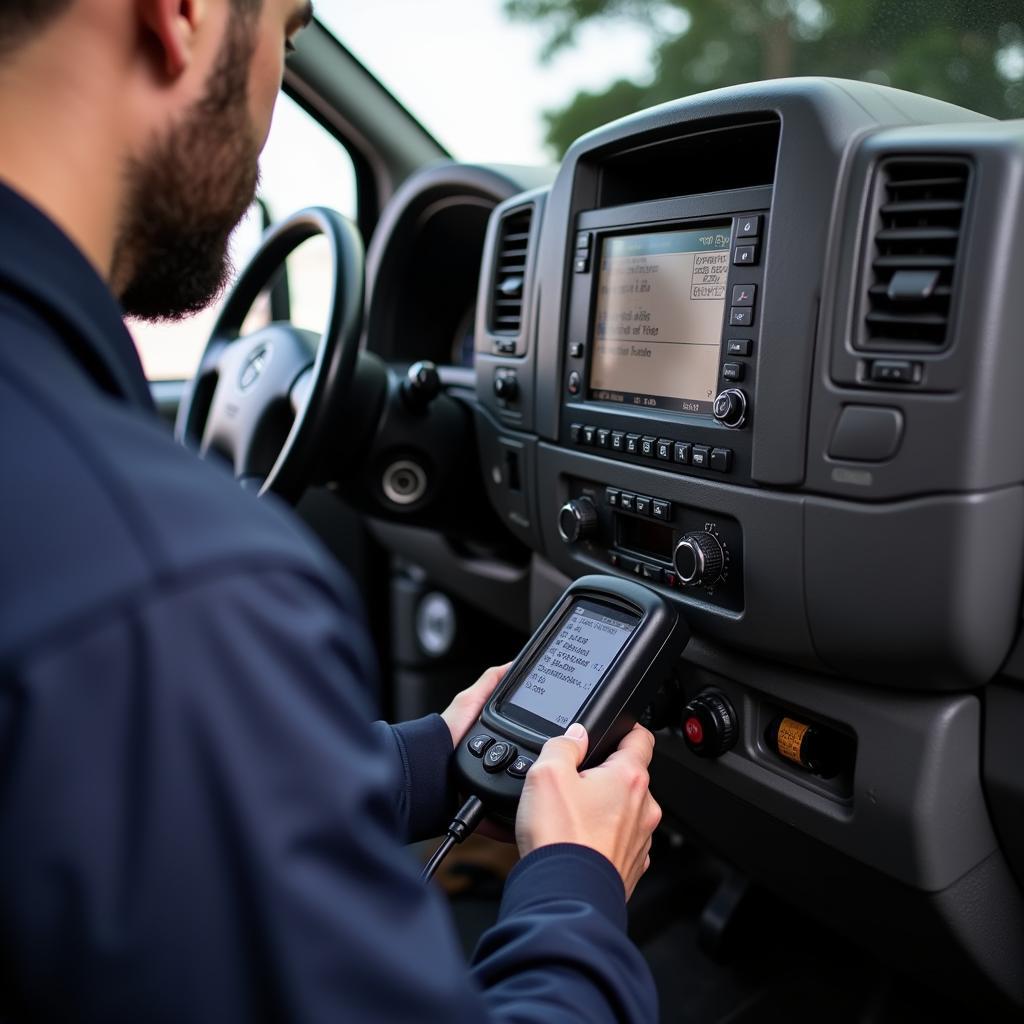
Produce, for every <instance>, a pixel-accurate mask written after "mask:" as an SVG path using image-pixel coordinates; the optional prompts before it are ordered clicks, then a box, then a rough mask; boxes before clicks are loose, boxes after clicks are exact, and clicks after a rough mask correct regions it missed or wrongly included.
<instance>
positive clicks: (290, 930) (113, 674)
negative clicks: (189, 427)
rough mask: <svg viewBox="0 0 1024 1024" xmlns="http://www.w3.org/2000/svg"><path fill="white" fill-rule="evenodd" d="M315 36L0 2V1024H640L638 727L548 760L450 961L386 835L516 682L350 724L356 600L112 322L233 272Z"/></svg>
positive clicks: (190, 0)
mask: <svg viewBox="0 0 1024 1024" xmlns="http://www.w3.org/2000/svg"><path fill="white" fill-rule="evenodd" d="M309 16H310V11H309V8H308V6H306V5H305V4H303V3H301V2H299V0H0V137H2V139H3V143H2V146H0V436H2V437H3V448H2V450H0V479H2V481H3V493H4V498H5V500H4V502H3V504H2V506H0V507H2V511H0V1019H3V1020H5V1021H28V1020H70V1019H74V1020H80V1021H106V1022H119V1021H125V1022H128V1021H131V1022H138V1021H176V1022H185V1021H188V1022H191V1024H195V1022H200V1021H217V1022H219V1024H230V1022H232V1021H252V1020H271V1019H274V1020H277V1019H289V1020H295V1021H314V1020H331V1021H339V1020H340V1021H353V1022H357V1024H364V1022H371V1021H386V1022H389V1024H394V1022H400V1021H418V1022H432V1021H438V1022H440V1021H446V1022H448V1021H473V1022H474V1024H479V1022H481V1021H489V1020H490V1021H497V1020H513V1019H514V1020H516V1021H520V1022H526V1021H548V1022H550V1021H563V1020H564V1021H584V1020H586V1021H602V1020H613V1019H614V1020H618V1021H647V1020H653V1019H654V1017H655V1013H656V1011H655V1005H654V995H653V991H652V987H651V982H650V977H649V974H648V972H647V969H646V967H645V965H644V962H643V960H642V959H641V958H640V956H639V954H638V953H637V951H636V950H635V948H634V947H633V946H632V945H631V944H630V943H629V941H628V939H627V938H626V936H625V930H624V925H625V898H626V897H628V894H629V893H630V892H631V891H632V888H633V886H634V885H635V884H636V881H637V880H638V878H639V877H640V875H641V874H642V873H643V871H644V870H645V868H646V866H647V863H648V862H649V860H648V851H649V848H650V836H651V833H652V831H653V829H654V828H655V827H656V824H657V819H658V815H659V812H658V808H657V805H656V804H655V803H654V801H653V800H652V799H651V797H650V794H649V792H648V788H647V774H646V770H647V764H648V762H649V760H650V756H651V749H652V742H653V741H652V738H651V736H650V735H649V734H648V733H646V732H645V731H644V730H642V729H639V728H638V729H636V730H634V732H632V733H631V734H630V735H629V736H628V737H627V738H626V739H625V740H624V741H623V744H622V746H621V747H620V750H619V751H618V752H617V753H616V754H614V755H613V756H612V758H611V759H609V761H608V762H607V763H606V764H605V765H602V766H601V767H599V768H597V769H595V770H592V771H588V772H586V773H585V774H584V775H579V774H577V770H576V769H577V766H578V764H579V763H580V760H581V758H582V756H583V754H584V751H585V747H586V736H585V734H583V735H580V736H566V737H564V738H559V739H556V740H552V741H551V742H550V743H549V744H548V746H547V747H546V748H545V750H544V752H543V754H542V755H541V757H540V758H539V760H538V762H537V764H536V765H535V767H534V769H533V770H532V771H531V774H530V776H529V778H528V780H527V786H526V791H525V793H524V798H523V802H522V806H521V810H520V814H519V818H518V820H517V826H516V833H517V841H518V843H519V847H520V852H521V853H522V861H521V862H520V864H519V866H518V867H517V868H516V870H515V871H514V872H513V873H512V875H511V877H510V879H509V881H508V884H507V886H506V890H505V896H504V900H503V903H502V909H501V915H500V918H499V921H498V923H497V925H496V926H495V927H494V928H493V929H491V930H490V931H489V932H488V933H487V935H486V936H485V937H484V939H483V941H482V943H481V945H480V947H479V949H478V950H477V953H476V956H475V958H474V962H473V964H472V966H471V967H470V968H467V967H466V965H465V963H464V962H463V961H462V960H461V957H460V955H459V952H458V948H457V943H456V941H455V939H454V937H453V934H452V929H451V925H450V922H449V920H448V918H447V914H446V908H445V905H444V903H443V901H442V900H441V898H440V897H439V896H438V895H437V893H436V892H434V891H433V890H431V889H429V888H428V887H425V886H423V885H421V884H420V882H419V880H418V878H417V871H416V866H415V864H414V863H413V861H412V859H411V858H410V857H409V856H408V854H407V853H406V852H405V851H404V850H403V849H402V846H401V844H402V843H403V842H405V841H408V840H409V839H413V838H417V837H425V836H429V835H436V834H438V833H439V832H440V831H441V830H442V829H443V827H444V823H445V821H446V819H447V814H448V813H449V812H450V810H451V809H452V799H453V795H454V794H453V793H452V792H451V790H450V787H449V779H448V767H449V763H450V759H451V753H452V746H453V743H457V742H458V741H459V740H460V739H461V738H462V736H463V735H464V734H465V731H466V730H467V728H468V727H469V725H470V724H471V723H472V722H473V721H474V720H475V718H476V715H477V714H478V712H479V709H480V707H481V706H482V704H483V701H484V700H485V699H486V697H487V696H488V695H489V693H490V692H491V691H492V690H493V688H494V686H495V685H496V683H497V681H498V679H499V678H500V674H501V671H500V670H496V669H492V670H490V671H488V672H486V673H485V674H484V675H483V677H482V678H481V679H480V680H479V681H478V682H477V683H476V684H475V685H474V686H473V687H470V688H469V689H468V690H466V691H464V692H463V693H462V694H460V695H459V696H458V697H457V698H456V700H455V701H454V702H453V704H452V705H451V707H449V708H448V709H447V711H445V712H444V714H443V715H441V716H438V715H433V716H429V717H428V718H426V719H423V720H421V721H419V722H413V723H407V724H405V725H402V726H397V727H391V726H387V725H383V724H377V725H370V724H369V720H370V717H371V716H370V703H371V702H370V698H369V693H370V692H372V680H373V674H374V666H373V660H372V656H371V648H370V644H369V640H368V637H367V632H366V629H365V627H364V625H363V624H362V622H361V620H360V617H359V612H358V602H357V600H356V597H355V595H354V593H353V591H352V588H351V586H350V584H348V583H347V582H346V581H345V580H344V579H342V578H340V577H338V576H336V575H334V573H335V570H334V569H332V568H331V566H330V563H329V558H328V556H327V555H326V554H325V553H324V552H323V551H322V550H320V549H319V548H318V547H317V546H316V543H315V541H313V540H312V539H311V538H309V537H307V536H306V534H305V533H304V532H303V531H302V529H301V527H300V526H299V524H298V523H297V522H295V521H294V520H293V517H292V516H291V515H290V513H288V512H287V511H286V510H284V509H281V508H277V507H275V506H274V505H273V504H272V503H270V502H258V501H257V500H256V499H255V498H253V497H252V496H249V495H246V494H244V493H242V492H241V491H240V490H239V489H238V488H237V487H236V486H235V485H234V484H233V482H232V481H230V480H229V479H228V478H226V477H225V476H224V475H222V473H221V472H220V471H218V470H217V469H216V468H214V467H211V466H209V465H205V464H200V463H198V462H197V461H196V460H195V459H194V458H193V457H192V456H191V455H189V454H188V453H186V452H185V451H184V450H182V449H179V448H178V447H176V446H175V445H174V444H173V443H172V441H171V440H170V439H169V438H168V436H167V434H166V433H165V432H164V431H163V430H162V429H161V427H160V426H159V424H158V422H157V419H156V417H155V415H154V412H153V408H152V404H151V401H150V398H149V394H148V391H147V387H146V382H145V380H144V378H143V375H142V372H141V368H140V366H139V362H138V359H137V357H136V354H135V351H134V348H133V346H132V342H131V339H130V337H129V335H128V333H127V331H126V330H125V328H124V325H123V323H122V319H121V317H122V311H127V312H130V313H133V314H136V315H140V316H146V317H155V318H159V317H174V316H180V315H182V314H184V313H187V312H189V311H192V310H196V309H199V308H201V307H202V306H203V305H204V304H205V303H206V302H208V301H209V299H210V297H211V296H212V295H213V294H214V293H215V292H216V291H217V290H218V289H219V288H220V287H222V285H223V282H224V277H225V250H226V243H227V239H228V236H229V234H230V232H231V230H232V227H233V225H234V224H235V223H236V222H237V220H238V219H239V217H240V216H241V214H242V213H243V211H244V210H245V209H246V207H247V205H248V203H249V202H250V200H251V199H252V196H253V192H254V186H255V180H256V159H257V155H258V152H259V150H260V148H261V147H262V143H263V141H264V139H265V137H266V133H267V130H268V126H269V123H270V116H271V111H272V108H273V104H274V99H275V97H276V95H277V92H278V89H279V87H280V82H281V74H282V62H283V53H284V50H285V47H286V45H288V41H289V40H290V37H291V36H292V35H293V34H294V33H295V32H297V31H298V29H299V28H300V27H301V26H302V25H303V24H304V22H305V21H306V20H308V18H309ZM115 296H116V297H117V298H116V299H115ZM117 300H120V303H121V306H120V307H119V305H118V301H117ZM570 731H571V730H570Z"/></svg>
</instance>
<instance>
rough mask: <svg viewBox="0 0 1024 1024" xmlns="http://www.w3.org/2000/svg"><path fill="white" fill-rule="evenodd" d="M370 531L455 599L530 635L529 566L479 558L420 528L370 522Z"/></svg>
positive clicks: (375, 521)
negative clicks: (455, 597) (457, 598)
mask: <svg viewBox="0 0 1024 1024" xmlns="http://www.w3.org/2000/svg"><path fill="white" fill-rule="evenodd" d="M369 528H370V531H371V532H372V533H373V535H374V536H375V537H376V538H377V540H378V541H379V542H380V544H381V545H383V547H385V548H387V550H388V551H390V552H391V553H392V554H394V555H397V556H398V557H399V558H403V559H405V560H407V561H409V562H411V563H412V564H414V565H416V566H418V567H419V568H421V569H423V570H424V571H425V572H426V573H427V575H428V576H429V577H430V578H431V579H433V580H436V581H437V582H438V583H439V584H440V585H441V586H443V587H444V588H445V589H446V590H449V591H450V592H451V593H452V594H455V595H456V596H457V597H461V598H462V599H463V600H464V601H468V602H469V603H470V604H473V605H475V606H476V607H478V608H480V609H482V610H485V611H487V612H489V613H490V614H491V615H493V616H494V617H495V618H496V619H498V620H500V621H501V622H503V623H505V624H506V625H507V626H511V627H512V628H513V629H516V630H519V631H520V632H524V633H526V632H529V631H530V630H529V597H530V573H529V566H528V564H524V565H514V564H511V563H508V562H505V561H499V560H498V559H495V558H483V557H474V556H472V555H471V554H469V553H467V552H465V551H461V550H458V549H457V548H455V547H454V546H453V545H452V544H451V543H450V542H449V541H447V540H445V539H444V537H442V536H441V535H440V534H438V533H436V532H435V531H433V530H424V529H421V528H419V527H416V526H405V525H399V524H395V523H388V522H384V521H383V520H381V519H371V520H369Z"/></svg>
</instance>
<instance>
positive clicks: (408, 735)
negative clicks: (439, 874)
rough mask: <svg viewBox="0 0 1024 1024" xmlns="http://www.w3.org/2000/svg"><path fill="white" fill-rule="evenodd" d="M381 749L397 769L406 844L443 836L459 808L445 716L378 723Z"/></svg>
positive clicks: (398, 810)
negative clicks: (387, 754)
mask: <svg viewBox="0 0 1024 1024" xmlns="http://www.w3.org/2000/svg"><path fill="white" fill-rule="evenodd" d="M373 728H374V730H375V731H376V733H377V737H378V742H379V743H380V746H381V749H382V750H384V751H385V752H387V753H389V754H390V755H391V756H392V758H393V759H394V761H395V764H396V765H397V769H398V788H397V789H396V791H395V810H396V813H397V815H398V821H399V830H400V834H401V835H402V837H403V838H404V840H405V841H406V842H407V843H415V842H419V841H420V840H421V839H432V838H433V837H435V836H440V835H443V834H444V831H445V829H446V828H447V826H448V822H449V821H451V818H452V815H453V814H454V813H455V812H456V811H457V810H458V807H457V806H456V805H457V803H458V800H457V798H456V796H455V784H454V781H453V779H452V777H451V764H452V734H451V733H450V732H449V731H448V726H447V725H446V724H445V721H444V719H443V718H442V717H441V716H440V715H427V716H426V717H424V718H417V719H415V720H414V721H412V722H402V723H400V724H399V725H388V724H387V723H386V722H374V724H373Z"/></svg>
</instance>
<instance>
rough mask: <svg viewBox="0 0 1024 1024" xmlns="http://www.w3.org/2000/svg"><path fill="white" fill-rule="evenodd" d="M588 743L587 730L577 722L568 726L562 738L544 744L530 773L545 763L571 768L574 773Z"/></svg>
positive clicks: (558, 737) (585, 754)
mask: <svg viewBox="0 0 1024 1024" xmlns="http://www.w3.org/2000/svg"><path fill="white" fill-rule="evenodd" d="M589 742H590V741H589V738H588V736H587V730H586V729H584V728H583V726H582V725H580V724H579V722H575V723H574V724H573V725H570V726H569V728H568V729H567V730H566V733H565V735H564V736H555V737H554V738H553V739H550V740H548V741H547V743H545V744H544V747H543V749H542V750H541V752H540V757H539V758H537V763H536V765H534V767H533V768H532V769H531V772H535V771H536V770H537V769H538V768H540V767H541V765H543V764H545V763H547V764H553V765H563V766H564V767H566V768H568V767H570V766H571V767H572V769H573V771H575V770H576V769H577V768H579V766H580V764H582V762H583V758H584V757H586V756H587V745H588V743H589Z"/></svg>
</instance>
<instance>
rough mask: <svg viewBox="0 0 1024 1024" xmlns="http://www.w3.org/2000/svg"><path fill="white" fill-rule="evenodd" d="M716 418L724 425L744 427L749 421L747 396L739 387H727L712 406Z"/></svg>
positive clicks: (734, 427)
mask: <svg viewBox="0 0 1024 1024" xmlns="http://www.w3.org/2000/svg"><path fill="white" fill-rule="evenodd" d="M712 408H713V411H714V414H715V419H716V420H718V422H719V423H721V424H722V425H723V426H726V427H732V428H733V429H734V430H735V429H736V428H737V427H742V426H743V424H744V423H746V422H747V396H746V395H745V394H744V393H743V392H742V391H740V389H739V388H727V389H726V390H725V391H723V392H722V393H721V394H720V395H719V396H718V397H717V398H716V399H715V404H714V406H713V407H712Z"/></svg>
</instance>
